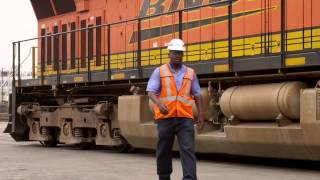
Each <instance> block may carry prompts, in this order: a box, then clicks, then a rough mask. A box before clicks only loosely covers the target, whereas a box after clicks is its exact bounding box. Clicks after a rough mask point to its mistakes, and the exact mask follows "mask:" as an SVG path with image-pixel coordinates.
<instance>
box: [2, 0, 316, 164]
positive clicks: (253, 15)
mask: <svg viewBox="0 0 320 180" xmlns="http://www.w3.org/2000/svg"><path fill="white" fill-rule="evenodd" d="M31 3H32V6H33V9H34V12H35V14H36V17H37V19H38V33H39V37H38V38H35V39H29V40H23V41H18V42H14V43H13V46H14V47H13V49H14V57H13V67H14V68H13V70H14V71H16V70H17V71H18V72H17V73H16V72H14V74H17V77H16V76H14V81H15V82H16V83H13V93H12V96H11V100H10V107H11V108H10V113H11V117H10V122H9V124H8V127H7V129H6V131H7V132H9V133H11V136H12V137H13V138H14V139H15V140H17V141H28V140H36V141H41V142H43V143H44V144H45V145H47V146H54V145H57V144H82V145H89V144H93V143H95V144H97V145H106V146H109V147H112V148H114V149H115V150H118V151H124V150H127V149H128V147H130V146H132V147H138V148H155V147H156V125H155V124H154V121H153V117H152V113H153V112H152V108H149V106H151V104H150V105H149V99H148V97H147V96H146V95H145V91H144V90H142V89H144V88H145V87H146V83H147V81H148V78H149V77H150V75H151V73H152V72H153V70H154V68H156V67H159V66H160V65H162V64H165V63H168V62H169V58H168V50H167V48H166V45H167V43H168V42H169V41H170V40H171V39H173V38H181V39H183V41H184V42H185V43H186V52H185V54H184V59H183V60H184V63H185V64H187V65H188V66H189V67H191V68H193V69H194V70H195V72H196V73H197V75H198V78H199V80H200V83H201V87H202V94H203V97H204V101H205V102H204V108H205V111H206V113H205V114H206V117H205V128H204V130H203V131H202V132H197V135H196V143H197V152H202V153H225V154H236V155H247V156H261V157H277V158H290V159H306V160H319V159H320V153H319V152H320V151H319V149H320V140H319V139H318V138H317V136H318V134H319V129H320V124H319V121H318V119H320V117H319V114H320V113H319V112H320V106H319V102H318V101H319V99H320V98H319V97H320V93H319V92H320V90H319V88H318V86H319V84H317V81H318V79H319V77H320V73H319V72H318V68H319V66H320V61H319V59H320V53H319V52H320V51H319V49H320V13H319V11H318V9H317V8H318V7H320V1H318V0H31ZM28 42H35V43H36V44H37V46H38V52H37V55H38V56H37V57H36V56H35V58H34V59H33V60H32V61H33V67H32V70H33V72H34V73H33V77H32V79H21V77H20V69H21V67H20V66H21V62H20V56H21V55H20V50H21V49H25V48H26V46H28ZM34 49H35V48H34ZM16 50H17V52H18V55H17V54H16ZM34 55H35V54H34ZM36 60H37V63H36ZM16 61H17V62H16ZM15 63H17V65H18V66H17V67H18V68H17V69H16V68H15V67H16V66H15ZM35 64H36V65H35ZM292 81H294V82H292ZM313 87H315V88H313ZM129 89H130V90H131V91H129ZM132 94H133V95H132ZM194 114H195V115H196V114H197V113H196V111H195V112H194Z"/></svg>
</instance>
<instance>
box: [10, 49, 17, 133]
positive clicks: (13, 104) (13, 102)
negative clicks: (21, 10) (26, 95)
mask: <svg viewBox="0 0 320 180" xmlns="http://www.w3.org/2000/svg"><path fill="white" fill-rule="evenodd" d="M12 53H13V54H12V95H11V99H10V105H11V109H12V112H11V120H12V126H11V127H12V128H11V132H14V131H15V119H16V103H17V102H16V97H17V90H16V70H15V69H16V67H15V66H16V65H15V59H16V43H12Z"/></svg>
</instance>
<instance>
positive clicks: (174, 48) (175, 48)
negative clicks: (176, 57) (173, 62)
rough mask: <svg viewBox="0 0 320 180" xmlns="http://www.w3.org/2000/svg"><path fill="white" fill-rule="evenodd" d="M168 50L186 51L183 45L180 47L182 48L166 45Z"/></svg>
mask: <svg viewBox="0 0 320 180" xmlns="http://www.w3.org/2000/svg"><path fill="white" fill-rule="evenodd" d="M168 50H170V51H183V52H184V51H186V48H185V47H182V48H178V47H168Z"/></svg>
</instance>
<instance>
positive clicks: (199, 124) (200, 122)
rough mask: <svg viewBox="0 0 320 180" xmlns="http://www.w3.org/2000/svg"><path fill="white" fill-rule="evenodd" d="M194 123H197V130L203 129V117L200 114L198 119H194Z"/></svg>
mask: <svg viewBox="0 0 320 180" xmlns="http://www.w3.org/2000/svg"><path fill="white" fill-rule="evenodd" d="M196 125H197V130H198V131H201V130H202V129H203V125H204V118H203V115H202V114H199V116H198V120H197V121H196Z"/></svg>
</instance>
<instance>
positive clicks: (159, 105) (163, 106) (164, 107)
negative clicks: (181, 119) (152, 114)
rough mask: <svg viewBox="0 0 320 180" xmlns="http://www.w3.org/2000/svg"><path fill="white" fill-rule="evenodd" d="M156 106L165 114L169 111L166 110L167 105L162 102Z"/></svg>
mask: <svg viewBox="0 0 320 180" xmlns="http://www.w3.org/2000/svg"><path fill="white" fill-rule="evenodd" d="M158 107H159V109H160V112H161V114H163V115H167V114H168V113H169V110H168V108H167V106H165V105H164V104H162V103H159V104H158Z"/></svg>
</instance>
